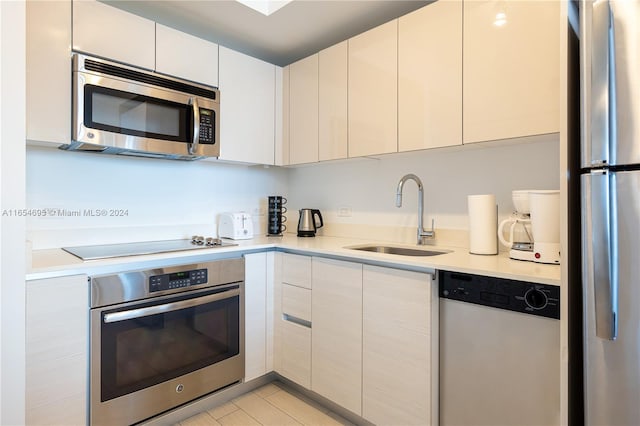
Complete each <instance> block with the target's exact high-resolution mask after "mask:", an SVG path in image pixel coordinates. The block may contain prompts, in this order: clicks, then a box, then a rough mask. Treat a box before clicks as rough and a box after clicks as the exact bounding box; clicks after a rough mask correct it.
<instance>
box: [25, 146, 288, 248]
mask: <svg viewBox="0 0 640 426" xmlns="http://www.w3.org/2000/svg"><path fill="white" fill-rule="evenodd" d="M286 189H287V170H285V169H281V168H275V167H272V168H264V167H258V166H254V167H250V166H245V165H235V164H224V163H215V164H212V163H211V162H207V161H198V162H182V161H168V160H157V159H145V158H130V157H113V156H106V155H91V154H87V153H73V152H64V151H59V150H55V149H48V148H39V147H28V148H27V208H29V209H33V210H34V211H40V210H48V211H51V212H52V214H47V215H46V216H32V217H29V218H28V220H27V235H28V238H29V239H30V240H31V242H32V245H33V248H34V249H40V248H51V247H60V246H64V245H80V244H101V243H112V242H129V241H145V240H162V239H174V238H185V237H188V236H190V235H192V234H193V233H198V234H200V235H205V236H215V235H216V234H217V228H216V222H217V217H218V214H219V213H222V212H225V211H246V212H248V213H251V214H252V215H254V222H255V223H254V224H255V225H256V227H255V229H256V230H257V232H264V233H266V224H263V222H265V221H264V220H263V216H259V214H260V213H261V212H264V210H265V209H266V195H268V194H272V193H274V194H277V193H284V192H285V191H286Z"/></svg>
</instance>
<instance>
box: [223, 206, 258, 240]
mask: <svg viewBox="0 0 640 426" xmlns="http://www.w3.org/2000/svg"><path fill="white" fill-rule="evenodd" d="M218 237H219V238H231V239H232V240H248V239H250V238H253V221H252V220H251V215H250V214H248V213H245V212H237V213H221V214H220V220H219V221H218Z"/></svg>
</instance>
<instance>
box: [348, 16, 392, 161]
mask: <svg viewBox="0 0 640 426" xmlns="http://www.w3.org/2000/svg"><path fill="white" fill-rule="evenodd" d="M348 96H349V157H362V156H366V155H375V154H385V153H389V152H397V150H398V134H397V132H398V117H397V112H398V20H397V19H396V20H393V21H391V22H387V23H386V24H383V25H380V26H379V27H376V28H374V29H372V30H369V31H367V32H365V33H363V34H360V35H358V36H355V37H353V38H351V39H349V94H348Z"/></svg>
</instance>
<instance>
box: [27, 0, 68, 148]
mask: <svg viewBox="0 0 640 426" xmlns="http://www.w3.org/2000/svg"><path fill="white" fill-rule="evenodd" d="M26 13H27V52H26V65H27V76H26V78H27V103H26V107H27V111H26V121H27V139H28V140H34V141H45V142H55V143H59V144H64V143H69V140H70V139H71V2H65V1H28V2H26Z"/></svg>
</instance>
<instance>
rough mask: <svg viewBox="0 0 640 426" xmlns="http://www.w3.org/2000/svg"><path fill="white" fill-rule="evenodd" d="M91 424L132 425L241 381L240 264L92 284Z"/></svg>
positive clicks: (113, 277) (98, 279)
mask: <svg viewBox="0 0 640 426" xmlns="http://www.w3.org/2000/svg"><path fill="white" fill-rule="evenodd" d="M90 281H91V314H90V316H91V336H90V341H91V347H90V359H91V361H90V363H91V365H90V401H91V402H90V422H91V424H92V425H115V424H133V423H136V422H139V421H142V420H144V419H147V418H150V417H153V416H155V415H157V414H159V413H162V412H164V411H166V410H170V409H172V408H174V407H177V406H179V405H181V404H184V403H186V402H189V401H191V400H193V399H195V398H198V397H201V396H203V395H205V394H208V393H210V392H214V391H216V390H218V389H221V388H223V387H226V386H228V385H231V384H233V383H236V382H239V381H241V380H242V379H243V377H244V319H243V318H244V259H242V258H235V259H226V260H220V261H214V262H207V263H198V264H190V265H181V266H172V267H167V268H156V269H150V270H139V271H127V272H121V273H117V274H110V275H103V276H94V277H92V278H91V280H90Z"/></svg>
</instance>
